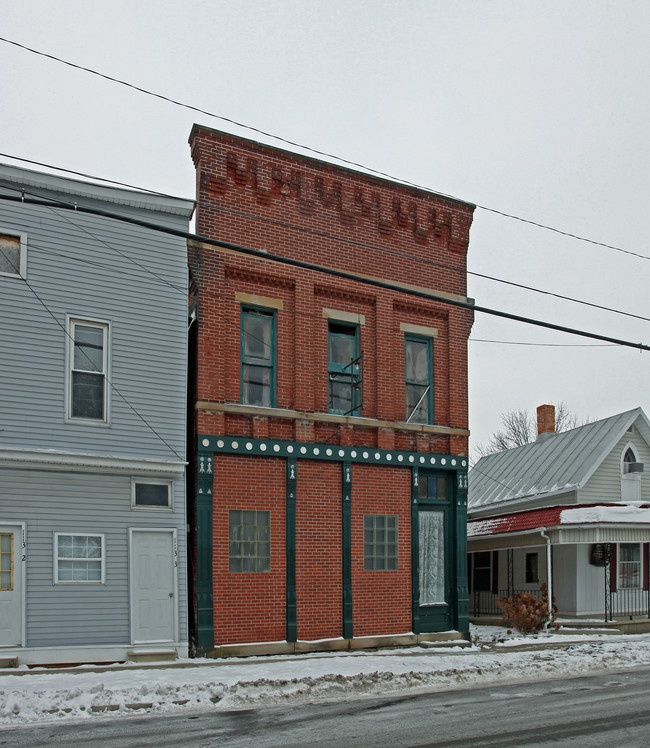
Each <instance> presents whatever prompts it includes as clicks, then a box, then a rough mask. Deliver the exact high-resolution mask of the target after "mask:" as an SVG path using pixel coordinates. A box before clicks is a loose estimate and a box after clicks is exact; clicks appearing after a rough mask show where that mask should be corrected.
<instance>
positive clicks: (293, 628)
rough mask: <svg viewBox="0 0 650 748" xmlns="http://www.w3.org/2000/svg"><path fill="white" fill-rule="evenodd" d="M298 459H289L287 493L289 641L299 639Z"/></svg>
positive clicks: (287, 612) (286, 558) (286, 559)
mask: <svg viewBox="0 0 650 748" xmlns="http://www.w3.org/2000/svg"><path fill="white" fill-rule="evenodd" d="M296 472H297V464H296V460H287V489H286V490H287V495H286V510H285V516H286V553H285V566H286V590H287V592H286V594H287V601H286V606H287V609H286V614H287V634H286V636H287V641H288V642H295V641H297V640H298V623H297V608H296Z"/></svg>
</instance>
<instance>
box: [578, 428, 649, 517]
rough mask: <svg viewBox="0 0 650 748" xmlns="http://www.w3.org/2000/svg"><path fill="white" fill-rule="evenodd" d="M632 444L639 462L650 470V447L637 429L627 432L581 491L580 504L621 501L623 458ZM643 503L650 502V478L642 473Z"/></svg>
mask: <svg viewBox="0 0 650 748" xmlns="http://www.w3.org/2000/svg"><path fill="white" fill-rule="evenodd" d="M628 444H632V445H633V447H634V450H635V452H636V454H637V457H638V459H639V462H643V463H644V464H645V465H646V466H648V469H650V447H648V444H647V443H646V441H645V439H643V437H642V436H641V435H640V434H639V432H638V431H637V430H636V428H635V429H634V430H633V431H632V432H631V433H630V432H626V433H625V434H624V435H623V437H622V438H621V439H620V440H619V441H618V443H617V444H616V446H615V447H614V448H613V449H612V451H611V452H610V453H609V454H608V455H607V457H606V458H605V459H604V460H603V461H602V463H601V464H600V465H599V466H598V468H597V469H596V470H595V471H594V474H593V475H592V476H591V478H590V479H589V480H588V481H587V483H586V484H585V487H584V488H583V489H581V490H580V494H579V495H580V503H581V504H593V503H595V502H601V503H602V502H608V501H621V457H622V454H623V451H624V449H625V447H626V446H627V445H628ZM641 501H649V502H650V476H649V475H648V474H647V473H641Z"/></svg>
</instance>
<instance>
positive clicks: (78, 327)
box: [67, 319, 109, 423]
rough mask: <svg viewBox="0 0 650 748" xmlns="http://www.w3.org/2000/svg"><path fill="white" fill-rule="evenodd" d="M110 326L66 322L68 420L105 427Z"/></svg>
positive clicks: (73, 321)
mask: <svg viewBox="0 0 650 748" xmlns="http://www.w3.org/2000/svg"><path fill="white" fill-rule="evenodd" d="M108 331H109V326H108V323H106V322H96V321H88V320H81V319H70V320H68V369H67V379H68V382H67V390H68V392H67V395H68V420H75V421H77V420H79V421H94V422H97V423H108V394H109V391H108V390H109V388H108V380H107V377H108V361H109V355H108V354H109V352H108V344H109V335H108Z"/></svg>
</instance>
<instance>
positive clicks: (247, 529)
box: [228, 509, 271, 572]
mask: <svg viewBox="0 0 650 748" xmlns="http://www.w3.org/2000/svg"><path fill="white" fill-rule="evenodd" d="M228 541H229V542H228V571H232V572H240V571H242V572H244V571H270V570H271V512H268V511H258V510H249V509H243V510H242V509H231V510H230V511H229V512H228Z"/></svg>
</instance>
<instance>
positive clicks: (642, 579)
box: [468, 505, 650, 623]
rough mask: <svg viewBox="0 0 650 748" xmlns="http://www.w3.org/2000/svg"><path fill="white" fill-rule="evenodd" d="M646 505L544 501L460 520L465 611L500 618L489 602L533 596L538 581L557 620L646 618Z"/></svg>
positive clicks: (649, 516) (649, 601)
mask: <svg viewBox="0 0 650 748" xmlns="http://www.w3.org/2000/svg"><path fill="white" fill-rule="evenodd" d="M648 541H650V510H648V509H645V508H643V509H640V508H637V507H630V506H621V505H617V506H616V507H612V506H606V505H598V506H590V507H575V505H574V506H573V507H550V508H546V509H539V510H532V511H525V512H518V513H514V514H510V515H501V516H498V517H489V518H485V519H477V520H471V521H470V522H468V580H469V611H470V616H471V618H472V619H474V620H475V621H476V622H484V621H485V620H486V619H488V618H489V619H493V620H495V619H497V620H500V618H501V616H502V611H501V610H500V608H499V607H498V604H497V601H498V599H499V598H502V597H510V596H511V595H513V594H515V593H520V592H527V593H531V594H534V595H537V596H540V587H541V585H542V584H544V583H545V584H546V585H547V588H548V590H549V597H551V598H553V597H554V598H555V602H556V605H557V607H558V615H559V617H561V618H570V619H576V620H577V621H579V620H583V621H586V620H587V619H589V620H591V621H602V622H603V623H606V622H611V621H623V620H625V621H632V620H635V619H643V620H645V621H650V596H649V593H648V579H649V576H650V575H649V557H648Z"/></svg>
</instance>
